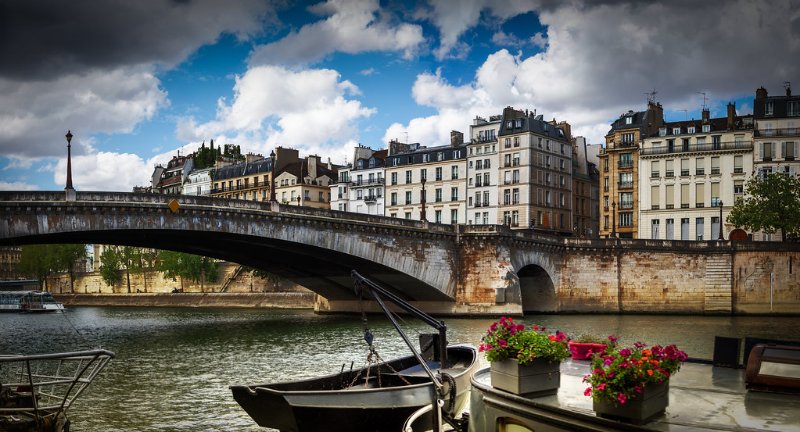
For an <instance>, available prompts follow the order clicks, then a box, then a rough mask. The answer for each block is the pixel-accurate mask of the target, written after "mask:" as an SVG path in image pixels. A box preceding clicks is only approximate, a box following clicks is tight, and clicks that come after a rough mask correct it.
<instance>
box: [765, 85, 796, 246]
mask: <svg viewBox="0 0 800 432" xmlns="http://www.w3.org/2000/svg"><path fill="white" fill-rule="evenodd" d="M753 116H754V117H755V123H756V125H755V132H754V152H753V156H754V157H753V159H754V169H755V170H756V173H757V174H758V175H759V176H764V175H766V174H769V173H775V172H782V173H786V174H790V175H800V160H799V159H798V157H797V156H798V151H800V96H798V95H794V96H793V95H792V89H791V87H790V85H789V83H788V82H787V83H786V86H785V94H784V95H780V96H769V95H768V94H767V89H765V88H764V87H760V88H759V89H757V90H756V97H755V100H754V101H753ZM753 239H754V240H765V241H779V240H780V239H781V233H780V232H777V233H774V234H771V235H770V234H765V233H762V232H756V233H753Z"/></svg>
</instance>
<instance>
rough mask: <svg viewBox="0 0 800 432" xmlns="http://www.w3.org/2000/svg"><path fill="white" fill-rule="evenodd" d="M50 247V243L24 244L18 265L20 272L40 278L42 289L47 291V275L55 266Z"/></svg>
mask: <svg viewBox="0 0 800 432" xmlns="http://www.w3.org/2000/svg"><path fill="white" fill-rule="evenodd" d="M50 247H51V246H50V245H26V246H22V252H21V254H20V261H19V264H18V265H17V271H18V272H19V273H20V274H22V275H25V276H28V277H35V278H36V279H38V280H39V285H40V288H41V289H42V291H47V276H48V275H49V274H50V272H52V268H53V265H52V260H53V256H52V253H51V252H50Z"/></svg>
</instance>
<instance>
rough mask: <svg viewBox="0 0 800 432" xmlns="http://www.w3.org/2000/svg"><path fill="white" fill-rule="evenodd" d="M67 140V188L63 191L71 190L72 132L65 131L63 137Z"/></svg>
mask: <svg viewBox="0 0 800 432" xmlns="http://www.w3.org/2000/svg"><path fill="white" fill-rule="evenodd" d="M65 137H66V138H67V187H66V188H64V189H73V187H72V132H71V131H67V134H66V135H65Z"/></svg>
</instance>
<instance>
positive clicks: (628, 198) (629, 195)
mask: <svg viewBox="0 0 800 432" xmlns="http://www.w3.org/2000/svg"><path fill="white" fill-rule="evenodd" d="M619 208H620V209H624V210H628V209H632V208H633V192H622V193H620V194H619Z"/></svg>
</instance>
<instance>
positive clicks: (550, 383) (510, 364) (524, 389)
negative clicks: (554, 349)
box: [491, 359, 561, 396]
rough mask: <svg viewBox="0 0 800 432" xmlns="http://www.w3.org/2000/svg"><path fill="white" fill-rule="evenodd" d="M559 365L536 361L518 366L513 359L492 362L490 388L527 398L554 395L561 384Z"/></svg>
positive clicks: (556, 362) (543, 360)
mask: <svg viewBox="0 0 800 432" xmlns="http://www.w3.org/2000/svg"><path fill="white" fill-rule="evenodd" d="M560 364H561V363H560V362H558V361H554V362H551V361H547V360H545V359H536V360H534V361H533V362H532V363H531V364H529V365H520V364H519V363H518V362H517V361H516V360H514V359H505V360H498V361H493V362H492V364H491V366H492V368H491V377H492V387H494V388H497V389H500V390H505V391H507V392H511V393H514V394H518V395H527V396H545V395H553V394H556V393H558V387H559V385H560V383H561V372H560Z"/></svg>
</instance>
